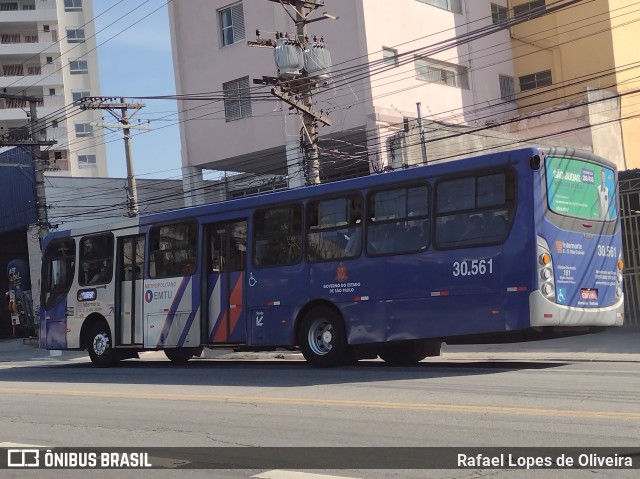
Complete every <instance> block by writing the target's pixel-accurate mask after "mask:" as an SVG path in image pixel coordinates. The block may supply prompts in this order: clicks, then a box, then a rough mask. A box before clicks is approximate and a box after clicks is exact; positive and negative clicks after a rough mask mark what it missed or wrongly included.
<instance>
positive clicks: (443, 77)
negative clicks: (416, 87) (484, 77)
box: [415, 58, 469, 90]
mask: <svg viewBox="0 0 640 479" xmlns="http://www.w3.org/2000/svg"><path fill="white" fill-rule="evenodd" d="M415 65H416V77H417V78H418V80H422V81H426V82H429V83H442V84H444V85H448V86H452V87H456V88H461V89H464V90H468V89H469V69H468V68H467V67H464V66H461V65H455V64H453V63H446V62H441V61H438V60H433V59H431V58H416V60H415Z"/></svg>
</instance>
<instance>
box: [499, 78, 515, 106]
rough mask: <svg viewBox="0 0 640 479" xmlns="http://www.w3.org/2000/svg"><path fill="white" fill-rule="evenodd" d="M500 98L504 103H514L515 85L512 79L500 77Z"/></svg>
mask: <svg viewBox="0 0 640 479" xmlns="http://www.w3.org/2000/svg"><path fill="white" fill-rule="evenodd" d="M499 78H500V98H502V99H503V100H504V101H515V99H516V85H515V80H514V79H513V77H510V76H507V75H500V77H499Z"/></svg>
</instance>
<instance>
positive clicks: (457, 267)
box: [453, 259, 493, 276]
mask: <svg viewBox="0 0 640 479" xmlns="http://www.w3.org/2000/svg"><path fill="white" fill-rule="evenodd" d="M492 273H493V259H473V260H467V261H456V262H455V263H453V275H454V276H477V275H479V274H492Z"/></svg>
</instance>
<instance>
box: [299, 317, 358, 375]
mask: <svg viewBox="0 0 640 479" xmlns="http://www.w3.org/2000/svg"><path fill="white" fill-rule="evenodd" d="M298 344H299V346H300V350H301V351H302V355H303V356H304V358H305V359H306V360H307V362H309V363H310V364H312V365H313V366H317V367H321V368H330V367H334V366H339V365H341V364H345V363H348V362H350V361H351V359H352V357H351V356H352V355H351V354H350V348H349V345H348V343H347V335H346V333H345V328H344V324H343V322H342V319H341V318H340V316H339V315H338V314H337V313H336V312H335V311H334V310H333V309H331V308H329V307H327V306H320V307H317V308H314V309H312V310H311V311H310V312H309V313H307V314H306V315H305V317H304V318H303V319H302V323H301V325H300V333H299V336H298Z"/></svg>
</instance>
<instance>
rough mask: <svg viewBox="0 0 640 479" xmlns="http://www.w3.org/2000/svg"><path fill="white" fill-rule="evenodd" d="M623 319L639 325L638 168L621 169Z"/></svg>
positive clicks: (639, 221)
mask: <svg viewBox="0 0 640 479" xmlns="http://www.w3.org/2000/svg"><path fill="white" fill-rule="evenodd" d="M619 192H620V220H621V226H622V254H623V259H624V275H623V276H624V296H625V302H624V318H625V319H624V322H625V324H626V325H636V326H637V325H640V170H627V171H622V172H620V179H619Z"/></svg>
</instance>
